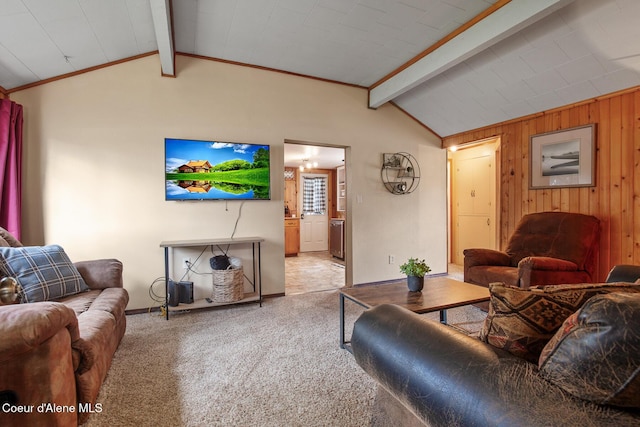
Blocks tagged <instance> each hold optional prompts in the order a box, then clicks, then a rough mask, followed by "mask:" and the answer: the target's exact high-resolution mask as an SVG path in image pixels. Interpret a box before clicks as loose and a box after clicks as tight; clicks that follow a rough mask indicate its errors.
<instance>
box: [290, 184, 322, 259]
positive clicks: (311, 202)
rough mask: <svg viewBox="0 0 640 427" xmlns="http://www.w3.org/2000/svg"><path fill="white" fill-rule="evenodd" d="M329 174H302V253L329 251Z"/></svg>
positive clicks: (300, 201) (300, 204) (300, 203)
mask: <svg viewBox="0 0 640 427" xmlns="http://www.w3.org/2000/svg"><path fill="white" fill-rule="evenodd" d="M328 182H329V174H326V173H304V172H303V173H301V174H300V183H301V185H300V186H301V189H302V191H300V194H299V200H298V206H302V213H301V214H300V252H320V251H328V250H329V210H328V205H329V203H328V202H329V197H328V192H327V190H328V188H327V183H328Z"/></svg>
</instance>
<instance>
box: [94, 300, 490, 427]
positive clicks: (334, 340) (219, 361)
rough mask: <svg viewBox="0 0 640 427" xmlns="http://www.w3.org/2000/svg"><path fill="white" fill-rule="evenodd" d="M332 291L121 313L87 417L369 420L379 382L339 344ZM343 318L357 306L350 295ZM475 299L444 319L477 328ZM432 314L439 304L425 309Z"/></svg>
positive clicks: (190, 421) (103, 420) (103, 422)
mask: <svg viewBox="0 0 640 427" xmlns="http://www.w3.org/2000/svg"><path fill="white" fill-rule="evenodd" d="M338 299H339V297H338V292H337V291H328V292H316V293H311V294H303V295H294V296H287V297H281V298H274V299H268V300H266V301H265V303H264V304H263V307H258V306H257V305H256V304H251V305H243V306H232V307H227V308H223V309H219V310H205V311H202V310H201V311H193V312H190V313H181V314H172V317H171V319H170V320H169V321H166V320H165V319H164V318H163V317H161V316H159V315H158V314H157V313H151V314H138V315H133V316H128V317H127V322H128V325H127V333H126V335H125V337H124V338H123V340H122V343H121V345H120V348H119V349H118V351H117V352H116V355H115V357H114V359H113V363H112V366H111V369H110V371H109V374H108V376H107V379H106V381H105V383H104V384H103V386H102V389H101V392H100V395H99V396H98V403H100V404H102V412H101V413H96V414H93V415H92V416H91V418H90V419H89V421H88V423H87V424H86V425H88V426H110V427H111V426H120V425H139V426H205V425H206V426H258V425H259V426H338V425H340V426H367V425H369V423H370V421H371V414H372V404H373V402H374V398H375V389H376V387H375V383H374V382H373V380H371V379H370V378H369V377H368V376H367V375H366V374H365V373H364V372H363V371H362V370H361V369H360V368H359V367H358V365H357V364H356V363H355V361H354V359H353V356H352V355H351V354H350V353H348V352H347V351H345V350H341V349H340V348H339V347H338V337H339V309H338V306H339V301H338ZM346 311H347V320H346V324H347V325H353V322H354V321H355V320H356V318H357V316H358V315H359V314H360V313H361V312H362V309H361V308H359V307H357V306H356V305H355V304H351V303H349V302H347V304H346ZM484 315H486V314H484V313H482V312H480V310H477V309H475V308H474V307H464V308H458V309H452V310H449V321H450V323H454V324H456V323H457V324H459V326H463V327H465V328H467V329H478V328H479V325H480V322H481V321H482V318H483V316H484ZM425 316H427V317H431V318H432V319H434V320H436V319H437V314H428V315H425Z"/></svg>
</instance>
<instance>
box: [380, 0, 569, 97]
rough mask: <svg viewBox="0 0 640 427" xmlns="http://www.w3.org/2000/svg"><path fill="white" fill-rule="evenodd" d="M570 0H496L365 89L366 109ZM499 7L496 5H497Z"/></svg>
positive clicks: (536, 19) (447, 67)
mask: <svg viewBox="0 0 640 427" xmlns="http://www.w3.org/2000/svg"><path fill="white" fill-rule="evenodd" d="M573 1H574V0H535V1H533V0H511V1H508V2H504V1H503V2H499V3H498V5H497V6H496V8H495V10H494V11H493V13H490V14H488V15H487V16H484V17H483V18H482V19H479V20H472V21H471V22H472V25H470V26H468V27H466V28H463V31H460V32H458V33H457V34H455V36H453V37H446V38H445V39H444V40H445V41H444V42H443V43H438V44H436V46H437V47H436V48H435V49H433V50H430V51H425V53H423V54H421V55H418V56H417V57H416V58H414V59H412V60H411V61H409V62H407V63H406V64H405V65H403V66H402V67H400V68H398V70H396V71H394V72H393V73H391V74H389V76H388V77H387V78H385V79H383V80H382V81H379V82H377V83H375V84H374V85H373V86H371V87H370V88H369V108H378V107H379V106H381V105H382V104H384V103H386V102H389V101H391V100H392V99H394V98H396V97H398V96H400V95H402V94H403V93H405V92H407V91H409V90H411V89H413V88H415V87H416V86H418V85H420V84H422V83H424V82H426V81H427V80H429V79H431V78H433V77H435V76H437V75H439V74H440V73H443V72H445V71H446V70H448V69H450V68H452V67H454V66H456V65H458V64H459V63H461V62H463V61H465V60H467V59H469V58H471V57H472V56H473V55H475V54H477V53H479V52H482V51H483V50H485V49H488V48H489V47H491V46H493V45H494V44H496V43H498V42H500V41H502V40H504V39H506V38H507V37H509V36H511V35H513V34H515V33H516V32H518V31H520V30H522V29H523V28H526V27H527V26H529V25H531V24H533V23H535V22H537V21H538V20H540V19H542V18H544V17H546V16H548V15H550V14H551V13H553V12H555V11H556V10H558V9H560V8H562V7H564V6H566V5H568V4H569V3H571V2H573ZM498 6H499V7H498Z"/></svg>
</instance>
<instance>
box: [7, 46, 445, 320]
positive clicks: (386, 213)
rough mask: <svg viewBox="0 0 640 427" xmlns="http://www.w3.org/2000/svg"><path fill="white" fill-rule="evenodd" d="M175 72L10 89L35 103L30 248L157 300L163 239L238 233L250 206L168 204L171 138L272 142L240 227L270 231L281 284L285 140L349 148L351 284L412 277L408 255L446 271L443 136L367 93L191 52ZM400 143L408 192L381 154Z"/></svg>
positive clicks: (129, 72)
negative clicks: (54, 251)
mask: <svg viewBox="0 0 640 427" xmlns="http://www.w3.org/2000/svg"><path fill="white" fill-rule="evenodd" d="M176 70H177V78H167V77H161V76H160V65H159V59H158V57H157V56H149V57H145V58H141V59H137V60H134V61H130V62H126V63H123V64H119V65H114V66H111V67H108V68H104V69H100V70H96V71H93V72H90V73H85V74H81V75H78V76H75V77H71V78H67V79H64V80H59V81H56V82H52V83H49V84H46V85H42V86H37V87H34V88H30V89H26V90H23V91H20V92H16V93H12V94H11V99H13V100H14V101H16V102H18V103H20V104H22V105H23V106H24V108H25V130H24V136H25V144H24V145H25V148H24V171H25V172H24V178H23V179H24V215H23V216H24V230H23V236H24V237H23V241H24V243H25V244H31V245H39V244H52V243H58V244H60V245H62V246H63V247H64V248H65V249H66V250H67V252H68V253H69V255H70V256H71V258H72V259H73V260H76V261H79V260H84V259H93V258H110V257H114V258H118V259H120V260H121V261H123V263H124V266H125V287H126V288H127V290H128V291H129V293H130V296H131V302H130V304H129V307H128V308H129V309H134V308H144V307H149V306H152V305H154V303H153V301H152V300H151V299H150V298H149V296H148V289H149V286H150V285H151V283H152V282H153V281H154V280H155V279H156V278H158V277H160V276H162V275H163V274H164V270H163V251H162V249H161V248H160V247H159V243H160V242H161V241H163V240H173V239H197V238H213V237H229V236H230V235H231V232H232V230H233V226H234V224H235V221H236V218H237V214H238V209H239V206H240V202H228V203H225V202H200V203H196V202H191V203H186V202H167V201H165V200H164V138H165V137H177V138H194V139H217V140H224V141H238V142H256V143H261V144H269V145H271V147H272V152H271V156H272V157H271V165H272V173H271V183H272V193H271V196H272V200H271V201H254V202H247V203H245V205H244V207H243V210H242V217H241V219H240V221H239V224H238V229H237V232H236V236H262V237H264V238H265V239H266V242H265V243H264V245H263V250H262V255H263V257H262V267H263V268H262V269H263V284H264V286H263V291H264V293H265V294H278V293H283V292H284V228H283V227H284V226H283V220H282V218H283V212H284V208H283V199H284V177H283V174H282V171H283V168H284V166H283V153H284V141H285V139H289V140H298V141H308V142H310V143H321V144H337V145H342V146H347V147H351V148H350V150H348V153H349V154H348V155H347V170H348V171H349V175H348V196H349V200H348V207H347V209H348V212H349V218H350V220H351V221H350V222H351V224H352V229H351V231H350V233H348V237H350V238H351V244H350V246H351V248H352V251H351V253H350V254H349V256H350V257H351V262H352V266H353V269H352V274H353V283H367V282H374V281H382V280H390V279H395V278H399V277H402V275H401V273H400V272H399V270H398V265H399V264H400V263H401V262H402V261H403V260H404V259H406V258H408V257H410V256H418V257H420V258H426V259H427V262H428V263H429V264H430V265H431V267H432V269H433V273H439V272H440V273H441V272H445V271H446V268H447V264H446V259H447V257H446V250H447V249H446V245H447V239H446V235H447V233H446V153H445V151H444V150H442V149H440V141H439V139H438V138H437V137H435V136H434V135H433V134H431V133H430V132H428V131H427V130H425V129H424V128H423V127H421V126H419V125H418V124H417V123H416V122H415V121H413V120H412V119H410V118H409V117H408V116H406V115H405V114H403V113H402V112H401V111H400V110H398V109H397V108H396V107H394V106H392V105H384V106H382V107H380V108H379V109H377V110H371V109H368V108H367V92H366V90H364V89H360V88H354V87H348V86H344V85H338V84H332V83H327V82H322V81H317V80H313V79H307V78H301V77H295V76H290V75H287V74H283V73H275V72H269V71H264V70H258V69H254V68H249V67H240V66H235V65H230V64H224V63H219V62H214V61H208V60H203V59H197V58H190V57H185V56H178V57H177V64H176ZM396 151H406V152H409V153H412V154H413V155H414V156H416V157H418V159H419V160H420V162H421V168H422V173H423V178H422V180H421V184H420V187H419V188H418V190H417V191H416V192H415V193H412V194H411V195H405V196H395V195H392V194H390V193H388V192H387V191H386V190H385V188H384V186H383V185H382V182H381V180H380V164H381V158H382V153H384V152H396ZM356 196H357V197H356ZM389 254H392V255H395V257H396V264H395V265H389V264H388V255H389ZM206 259H207V260H208V256H207V257H206ZM204 267H205V266H203V267H202V268H203V269H204ZM192 279H193V278H192ZM197 280H200V279H199V278H196V279H195V280H194V281H197ZM207 283H208V281H207ZM197 286H198V285H197ZM204 286H206V285H204Z"/></svg>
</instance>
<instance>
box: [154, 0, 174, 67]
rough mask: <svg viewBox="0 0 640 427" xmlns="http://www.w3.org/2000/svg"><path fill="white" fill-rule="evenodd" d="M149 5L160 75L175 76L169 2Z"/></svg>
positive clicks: (163, 0)
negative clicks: (160, 69) (160, 68)
mask: <svg viewBox="0 0 640 427" xmlns="http://www.w3.org/2000/svg"><path fill="white" fill-rule="evenodd" d="M149 3H150V4H151V16H152V18H153V27H154V29H155V32H156V41H157V43H158V52H159V53H160V65H161V67H162V75H163V76H168V77H175V76H176V51H175V43H174V36H173V19H172V6H171V0H149Z"/></svg>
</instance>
